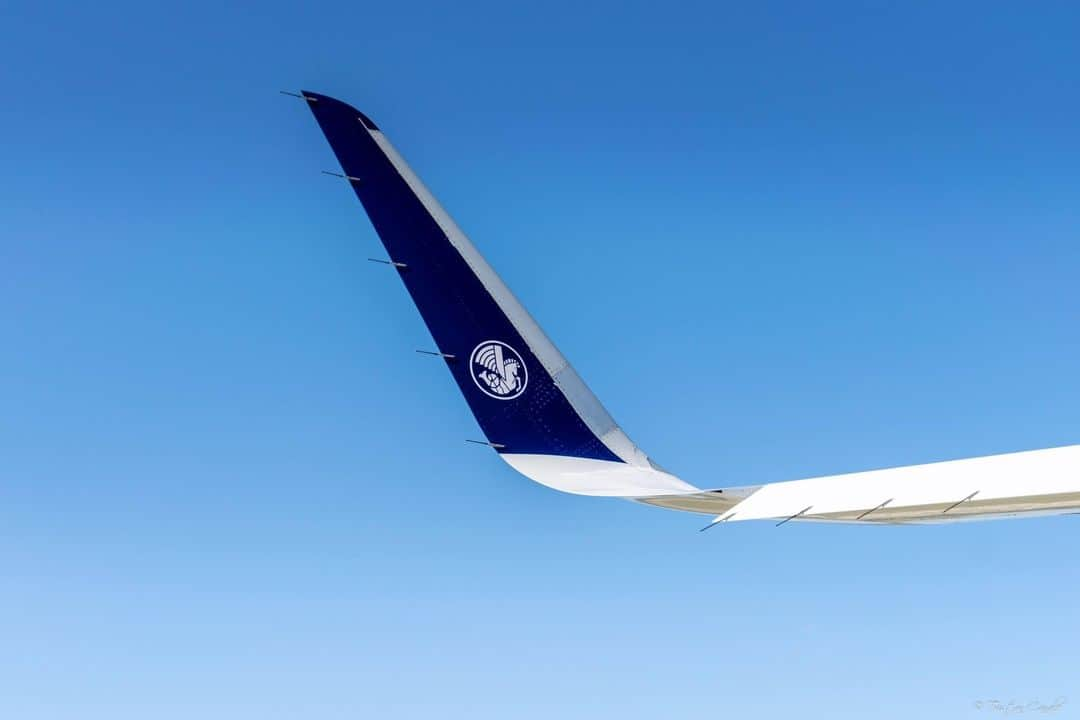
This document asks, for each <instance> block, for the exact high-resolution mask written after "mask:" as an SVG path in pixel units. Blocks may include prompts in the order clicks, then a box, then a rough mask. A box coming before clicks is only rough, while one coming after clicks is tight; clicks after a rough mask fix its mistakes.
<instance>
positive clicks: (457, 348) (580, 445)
mask: <svg viewBox="0 0 1080 720" xmlns="http://www.w3.org/2000/svg"><path fill="white" fill-rule="evenodd" d="M304 95H305V97H307V98H310V99H311V101H309V102H308V106H309V107H310V108H311V111H312V113H314V115H315V119H316V120H317V121H318V122H319V126H320V127H321V128H322V131H323V133H324V134H325V135H326V139H327V140H328V141H329V142H330V147H331V148H333V150H334V153H335V154H336V155H337V158H338V160H339V161H340V163H341V167H342V168H343V170H344V171H345V174H346V175H348V176H351V177H354V178H358V181H353V182H351V183H350V184H351V185H352V187H353V189H354V190H355V191H356V195H357V197H359V198H360V202H361V203H362V204H363V206H364V209H365V210H366V211H367V214H368V217H369V218H370V219H371V223H372V225H374V226H375V231H376V232H377V233H378V234H379V237H380V238H381V239H382V242H383V245H385V246H386V250H387V252H388V253H389V255H390V259H391V260H393V261H395V262H399V263H405V265H406V267H405V268H399V269H398V272H399V274H400V276H401V279H402V281H404V283H405V288H406V289H407V290H408V291H409V294H410V295H411V296H412V298H413V301H414V302H415V303H416V307H417V309H419V310H420V315H421V316H422V317H423V318H424V322H425V323H426V324H427V326H428V329H429V330H430V331H431V334H432V336H433V337H434V339H435V343H436V345H437V346H438V348H439V350H440V352H443V353H447V354H451V355H454V356H455V358H454V359H452V360H447V361H446V362H447V366H448V367H449V368H450V372H451V374H452V375H453V376H454V380H455V381H456V382H457V384H458V388H459V389H460V390H461V393H462V394H463V395H464V396H465V400H466V402H468V404H469V408H470V409H471V410H472V412H473V415H474V416H476V420H477V422H479V424H480V428H481V429H482V430H483V432H484V435H485V436H486V437H487V439H488V440H489V441H490V442H492V443H497V444H500V445H504V446H505V447H504V448H501V449H500V450H499V451H500V452H504V453H536V454H542V455H567V456H573V457H584V458H595V459H598V460H610V461H616V462H618V461H619V458H618V457H616V456H615V455H614V454H613V453H612V452H611V451H610V450H609V449H608V448H607V447H606V446H605V445H604V444H603V443H601V442H600V440H599V439H598V438H597V437H596V436H595V435H594V434H593V433H592V431H590V430H589V428H588V427H586V425H585V423H584V422H583V421H582V419H581V418H580V417H579V416H578V414H577V413H576V412H575V411H574V409H573V407H571V406H570V403H569V402H567V400H566V397H565V396H564V395H563V393H562V391H561V390H559V388H558V387H556V385H555V382H554V381H553V380H552V378H551V376H550V375H548V373H547V372H546V371H545V370H544V368H543V366H541V364H540V362H539V360H537V359H536V357H535V356H534V355H533V354H532V353H531V352H530V351H529V348H528V347H527V346H526V344H525V342H524V340H523V339H522V338H521V335H520V334H519V333H518V331H517V330H516V329H515V328H514V326H513V325H512V324H511V323H510V321H509V319H508V318H507V317H506V315H505V314H504V313H503V312H502V310H501V309H499V307H498V305H497V304H496V303H495V301H494V299H493V298H492V297H491V295H490V294H489V293H488V291H487V290H486V289H485V288H484V286H483V285H482V284H481V282H480V280H479V279H478V278H477V277H476V275H474V274H473V272H472V270H471V269H470V268H469V267H468V265H467V264H466V263H465V260H464V259H463V258H462V257H461V254H460V253H459V252H458V251H457V249H455V248H454V247H453V245H451V244H450V242H449V240H448V239H447V237H446V235H445V234H444V233H443V231H442V230H441V229H440V228H439V226H438V224H437V223H436V222H435V220H434V219H433V218H432V217H431V215H430V214H429V213H428V212H427V210H426V209H425V208H424V206H423V204H422V203H421V202H420V200H419V198H417V197H416V195H415V194H414V193H413V192H412V190H410V189H409V187H408V184H407V183H406V182H405V181H404V180H403V179H402V177H401V176H400V175H399V174H398V172H397V170H395V169H394V166H393V165H392V164H391V163H390V160H389V159H388V158H387V157H386V155H385V154H384V153H383V152H382V150H380V148H379V146H378V145H377V144H376V143H375V141H374V139H372V137H371V134H370V133H369V132H368V130H367V129H365V128H371V129H374V128H375V124H374V123H373V122H371V120H370V119H368V118H367V116H365V115H364V114H362V113H361V112H359V111H358V110H356V109H354V108H352V107H350V106H348V105H346V104H345V103H343V102H341V101H339V100H335V99H333V98H330V97H326V96H325V95H319V94H316V93H310V92H306V91H305V92H304ZM485 340H499V341H501V342H504V343H506V344H507V345H510V346H511V347H512V348H514V349H516V350H517V352H518V353H519V354H520V355H521V359H522V360H523V362H524V363H525V364H526V367H527V369H528V374H529V381H528V385H527V386H526V388H525V391H524V392H523V393H522V394H521V395H520V396H519V397H517V398H515V399H513V400H501V399H497V398H493V397H489V396H488V395H486V394H485V393H483V392H482V391H481V390H480V388H479V387H477V385H476V383H475V382H474V381H473V377H472V375H471V373H470V368H469V356H470V354H471V353H472V351H473V349H474V348H475V347H476V346H477V345H478V344H479V343H481V342H483V341H485Z"/></svg>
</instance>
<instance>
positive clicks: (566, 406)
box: [301, 91, 1080, 524]
mask: <svg viewBox="0 0 1080 720" xmlns="http://www.w3.org/2000/svg"><path fill="white" fill-rule="evenodd" d="M301 97H303V99H304V100H305V101H306V102H307V104H308V107H309V108H310V109H311V111H312V113H313V114H314V116H315V119H316V120H317V121H318V123H319V126H320V128H321V129H322V131H323V133H324V135H325V136H326V139H327V140H328V141H329V143H330V146H331V148H332V149H333V151H334V154H335V155H336V156H337V159H338V161H339V162H340V164H341V167H342V170H343V172H344V178H345V179H346V180H347V181H348V182H349V184H350V185H351V186H352V188H353V190H354V192H355V193H356V196H357V197H358V198H359V200H360V202H361V204H362V205H363V207H364V209H365V211H366V212H367V215H368V217H369V219H370V220H371V223H372V225H373V226H374V227H375V230H376V232H377V233H378V235H379V238H380V239H381V240H382V243H383V245H384V247H385V248H386V251H387V253H388V254H389V260H388V263H389V264H390V265H391V266H392V267H393V268H394V269H395V270H396V271H397V273H398V275H399V276H400V278H401V280H402V282H403V283H404V284H405V287H406V290H408V292H409V294H410V296H411V297H412V299H413V302H414V303H415V304H416V307H417V309H418V310H419V312H420V315H421V316H422V317H423V319H424V322H425V324H426V325H427V327H428V329H429V330H430V332H431V334H432V337H433V338H434V340H435V344H436V346H437V347H438V350H439V352H438V354H439V355H441V357H442V358H443V360H444V361H445V363H446V366H447V368H448V369H449V370H450V373H451V375H452V376H453V378H454V380H455V382H456V383H457V385H458V388H459V389H460V391H461V393H462V395H463V396H464V398H465V401H466V402H467V403H468V405H469V408H470V410H471V411H472V413H473V415H474V417H475V418H476V420H477V423H478V424H479V425H480V428H481V430H482V431H483V432H484V435H485V436H486V437H487V439H488V443H489V444H490V445H491V446H492V447H493V448H494V449H495V450H496V451H497V452H498V454H499V455H500V457H502V458H503V460H505V461H506V462H507V463H508V464H509V465H510V466H511V467H513V468H514V469H515V470H517V471H518V472H520V473H522V474H523V475H525V476H527V477H529V478H531V479H532V480H535V481H536V482H539V483H541V484H543V485H546V486H548V487H551V488H554V489H557V490H561V491H563V492H569V493H574V494H579V495H594V496H606V497H621V498H627V499H631V500H637V501H639V502H643V503H646V504H650V505H656V506H659V507H666V508H670V509H675V510H684V511H688V512H695V513H702V514H707V515H712V516H714V520H713V524H719V523H722V522H732V521H741V520H763V519H773V520H779V521H781V522H785V521H788V520H795V521H806V520H816V521H834V522H859V523H875V524H880V523H925V522H951V521H956V520H964V519H974V518H985V517H1002V516H1013V515H1020V514H1032V513H1053V514H1060V513H1070V512H1078V511H1080V445H1072V446H1068V447H1061V448H1052V449H1048V450H1034V451H1028V452H1021V453H1011V454H1007V455H993V456H987V457H979V458H970V459H966V460H953V461H949V462H941V463H932V464H927V465H913V466H909V467H900V468H892V469H888V470H874V471H870V472H860V473H851V474H846V475H833V476H827V477H819V478H810V479H805V480H794V481H787V482H778V483H772V484H768V485H762V486H759V487H745V488H738V487H736V488H725V489H723V490H700V489H698V488H696V487H694V486H692V485H690V484H688V483H686V482H684V481H682V480H681V479H679V478H678V477H676V476H674V475H672V474H670V473H668V472H666V471H664V470H662V469H661V468H659V467H658V466H657V465H655V464H654V463H653V462H652V461H651V460H650V459H649V457H648V456H647V455H646V454H645V453H644V452H643V451H642V450H641V449H640V448H638V447H637V446H636V445H635V444H634V443H633V442H632V441H631V440H630V438H629V437H628V436H627V435H626V433H625V432H623V430H622V428H621V427H620V426H619V425H618V424H617V423H616V422H615V421H614V419H613V418H612V417H611V415H610V414H609V413H608V412H607V410H606V409H604V406H603V405H602V404H601V403H600V401H599V400H598V399H597V398H596V396H595V395H594V394H593V393H592V392H591V391H590V390H589V388H588V387H587V386H586V385H585V383H584V381H583V380H582V379H581V377H580V376H579V375H578V374H577V372H576V371H575V370H574V368H573V367H572V366H571V365H570V364H569V362H567V360H566V358H565V357H564V356H563V355H562V354H561V353H560V352H559V350H558V349H557V348H556V347H555V345H554V344H553V343H552V342H551V340H550V339H549V338H548V337H547V335H546V334H545V333H544V331H543V330H542V329H541V328H540V326H539V325H538V324H537V323H536V321H535V320H534V319H533V318H532V316H531V315H530V314H529V313H528V311H526V310H525V308H524V307H523V306H522V304H521V303H520V302H519V301H518V300H517V298H516V297H515V296H514V295H513V293H512V292H511V291H510V289H509V288H508V287H507V286H506V284H505V283H504V282H503V281H502V280H501V279H500V278H499V276H498V275H496V273H495V271H494V270H493V269H492V268H491V266H490V265H488V263H487V262H486V261H485V260H484V258H483V256H482V255H481V254H480V252H479V251H478V250H477V249H476V247H475V246H474V245H473V244H472V243H471V242H470V241H469V239H468V238H467V237H466V236H465V234H464V233H463V232H462V231H461V229H460V228H459V227H458V226H457V225H456V224H455V223H454V221H453V220H452V219H451V218H450V216H449V215H448V214H447V213H446V211H445V210H444V209H443V208H442V206H441V205H439V203H438V201H437V200H435V198H434V196H433V195H432V194H431V192H430V191H429V190H428V189H427V188H426V187H425V186H424V184H423V183H422V182H421V181H420V179H419V178H418V177H417V176H416V174H415V173H414V172H413V171H412V169H411V168H410V167H409V166H408V164H407V163H406V162H405V160H404V159H403V158H402V157H401V155H400V154H398V152H397V151H396V150H395V149H394V147H393V146H392V145H391V144H390V142H389V140H387V139H386V136H385V135H384V134H383V133H382V131H381V130H380V129H379V128H378V126H376V125H375V123H374V122H372V121H371V119H370V118H368V117H367V116H366V115H364V114H363V113H361V112H360V111H358V110H356V109H355V108H353V107H350V106H349V105H347V104H345V103H343V102H341V101H340V100H336V99H334V98H331V97H328V96H326V95H320V94H318V93H312V92H307V91H304V92H303V93H302V95H301Z"/></svg>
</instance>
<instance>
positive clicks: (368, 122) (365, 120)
mask: <svg viewBox="0 0 1080 720" xmlns="http://www.w3.org/2000/svg"><path fill="white" fill-rule="evenodd" d="M300 94H301V95H303V97H304V99H305V100H307V101H308V102H309V103H318V102H329V103H337V104H338V105H344V106H345V107H346V108H348V109H349V110H351V111H352V112H354V113H356V115H357V118H358V119H359V120H360V122H361V123H362V124H363V126H364V127H366V128H367V129H368V130H378V129H379V126H378V125H376V124H375V122H374V121H373V120H372V119H371V118H369V117H368V116H367V115H366V114H365V113H362V112H360V111H359V110H357V109H356V108H354V107H353V106H351V105H349V104H348V103H344V102H342V101H340V100H338V99H337V98H332V97H330V96H329V95H323V94H321V93H317V92H312V91H311V90H301V91H300Z"/></svg>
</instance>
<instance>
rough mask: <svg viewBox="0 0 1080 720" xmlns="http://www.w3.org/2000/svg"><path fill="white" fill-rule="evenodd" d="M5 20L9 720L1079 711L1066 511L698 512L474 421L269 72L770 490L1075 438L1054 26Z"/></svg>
mask: <svg viewBox="0 0 1080 720" xmlns="http://www.w3.org/2000/svg"><path fill="white" fill-rule="evenodd" d="M3 15H4V18H3V21H2V22H0V60H2V62H0V87H2V88H3V90H4V98H5V99H4V101H3V102H2V103H0V132H2V135H3V137H4V138H5V142H4V143H3V148H4V150H3V155H4V161H3V162H2V163H0V188H2V192H0V218H2V222H0V226H2V231H0V262H2V263H3V266H4V267H5V269H6V272H5V273H4V274H3V281H2V282H0V337H2V338H3V340H4V352H3V353H0V397H2V398H3V401H4V407H5V408H6V411H5V412H3V413H0V451H2V457H3V462H2V463H0V574H2V578H3V579H2V583H0V640H2V641H0V715H2V716H4V717H13V718H15V717H17V718H20V719H21V720H38V719H44V718H70V717H80V718H90V719H96V718H109V719H110V720H120V719H126V718H139V719H142V718H145V717H148V716H152V717H155V718H161V719H169V718H184V719H185V720H187V719H189V718H192V717H208V718H230V720H234V719H236V718H259V719H260V720H261V719H266V718H296V717H318V718H320V719H324V718H328V719H329V718H333V719H336V718H358V717H398V718H413V717H416V718H419V717H423V718H430V717H433V716H434V717H461V718H477V719H480V718H500V719H501V718H507V717H514V718H550V717H561V718H595V717H620V718H656V717H661V716H669V717H688V716H691V715H694V716H701V715H711V714H716V715H723V716H726V717H791V716H795V715H798V716H807V715H808V716H811V717H814V716H826V715H827V716H828V717H836V718H865V717H880V718H911V717H932V718H938V717H940V718H961V717H985V716H987V715H988V711H987V710H985V709H983V710H977V709H975V708H974V706H973V702H974V701H976V700H980V699H983V700H988V699H999V700H1002V701H1008V700H1010V699H1011V700H1015V701H1017V702H1020V703H1026V702H1028V701H1031V700H1041V701H1043V702H1051V701H1053V700H1054V699H1055V698H1058V697H1065V698H1067V702H1066V704H1065V705H1064V707H1063V708H1062V709H1061V710H1060V711H1059V713H1058V716H1059V717H1072V716H1080V684H1078V682H1080V681H1078V680H1077V675H1076V672H1075V671H1076V668H1077V666H1078V661H1080V657H1078V654H1080V650H1078V649H1077V648H1078V647H1080V642H1078V641H1080V610H1078V609H1077V608H1078V607H1080V602H1078V591H1080V564H1078V563H1077V562H1076V550H1075V548H1076V543H1077V540H1078V538H1080V525H1078V524H1077V520H1076V519H1075V518H1069V517H1064V518H1051V519H1042V520H1034V521H1032V520H1025V521H1012V522H1000V523H983V524H968V525H958V526H948V527H937V528H859V527H843V526H835V527H834V526H817V525H812V524H810V525H799V524H795V523H792V524H789V525H785V526H784V527H782V528H780V529H776V528H774V527H772V525H771V524H768V523H766V524H742V525H739V524H736V525H732V526H728V527H724V528H722V529H717V530H714V531H712V532H710V533H706V534H699V533H697V532H696V530H697V528H698V527H699V526H700V525H701V524H702V522H701V520H700V519H698V518H696V517H694V516H688V515H683V514H678V513H669V512H664V511H661V510H656V509H650V508H644V507H639V506H635V505H632V504H630V503H622V502H617V501H610V502H609V501H600V500H589V499H582V498H574V497H569V496H563V495H559V494H557V493H554V492H551V491H548V490H546V489H544V488H541V487H539V486H535V485H533V484H531V483H529V482H528V481H527V480H525V479H524V478H521V477H519V476H517V475H515V474H514V473H513V472H512V471H511V470H509V469H508V468H507V467H506V466H505V465H503V464H502V463H501V462H499V461H498V459H497V458H496V457H495V456H494V455H493V454H492V453H490V452H489V451H487V450H485V449H483V448H479V447H476V446H470V445H468V444H466V443H465V442H463V440H464V439H465V438H470V437H477V433H478V431H477V429H476V427H475V424H474V422H473V420H472V418H471V416H470V415H469V414H468V411H467V409H466V407H465V404H464V402H462V401H461V399H460V398H459V397H458V396H457V393H456V390H455V388H454V387H453V384H452V382H451V380H450V378H449V376H448V375H447V373H446V372H445V371H444V370H443V369H442V368H441V367H439V365H438V363H436V362H432V361H430V359H424V358H422V357H420V356H417V355H415V354H414V353H413V350H414V349H415V348H424V347H429V346H430V341H429V339H428V336H427V334H426V331H425V329H424V327H423V325H422V323H421V322H420V320H419V318H418V316H417V315H416V313H415V311H414V309H413V308H412V306H411V304H410V302H409V300H408V297H407V295H406V294H405V292H404V290H403V289H402V288H401V287H400V284H399V282H398V280H397V279H396V278H395V277H394V276H393V274H392V273H390V272H387V271H386V270H385V269H384V268H381V267H379V266H375V265H372V264H370V263H367V262H365V260H364V259H365V258H366V257H368V256H371V255H378V254H379V253H380V249H379V245H378V242H377V238H376V236H375V234H374V232H373V231H372V230H371V228H370V226H369V224H368V223H367V220H366V218H365V217H364V215H363V212H362V209H361V208H360V206H359V204H358V203H357V202H356V200H355V198H354V197H353V196H352V195H351V193H349V191H348V189H347V188H346V187H343V186H342V185H340V184H339V183H338V182H335V181H334V180H332V179H329V178H326V177H325V176H321V175H320V174H319V171H320V170H322V169H331V168H333V167H334V161H333V158H332V155H331V153H330V150H329V148H328V147H327V145H326V143H325V141H324V139H323V138H322V136H321V134H320V133H319V131H318V129H317V127H316V125H315V123H314V121H313V119H312V118H311V117H310V114H309V113H308V112H307V110H306V109H305V108H304V106H303V104H302V103H300V102H299V101H294V100H291V99H289V98H286V97H283V96H280V95H278V92H277V91H278V90H279V89H291V90H296V89H300V88H306V89H310V90H315V91H319V92H324V93H328V94H333V95H337V96H340V97H341V98H342V99H344V100H346V101H348V102H350V103H351V104H354V105H356V106H357V107H360V108H361V109H363V110H364V111H365V112H367V113H368V114H369V115H371V116H372V117H373V118H374V119H375V121H376V122H377V123H379V125H380V126H381V127H382V128H383V129H384V130H385V131H386V132H387V134H388V135H389V137H390V138H391V139H392V140H393V141H394V143H395V144H396V145H397V147H398V148H399V149H400V150H401V151H402V153H403V154H404V155H405V156H406V157H407V158H408V159H409V161H410V162H411V164H412V165H413V167H414V168H415V169H416V170H417V171H418V172H419V173H420V174H421V176H423V177H424V178H425V180H426V181H427V183H428V185H429V186H430V187H431V188H432V189H433V191H434V192H435V193H436V194H437V195H438V196H439V197H440V199H441V200H442V202H443V204H444V205H445V206H446V207H447V208H448V209H449V211H450V212H451V213H452V214H453V215H454V216H455V218H456V219H457V221H458V222H459V224H461V225H462V226H463V227H464V229H465V230H466V231H467V232H468V233H469V234H470V236H471V237H472V239H473V241H474V242H475V243H476V244H477V245H478V246H479V247H480V249H481V250H482V251H483V252H484V253H485V254H486V255H487V256H488V258H489V260H490V261H491V262H492V264H493V265H494V266H495V267H496V268H497V269H498V270H499V272H500V273H501V274H502V276H503V277H504V279H506V281H507V282H508V283H509V284H510V285H511V286H512V287H513V288H514V289H515V290H516V292H517V293H518V295H519V296H520V297H521V299H522V300H523V301H524V302H525V304H526V305H527V306H528V307H529V308H530V309H531V310H532V312H533V314H534V315H536V317H537V318H538V319H539V321H540V322H541V324H543V325H544V326H545V328H546V329H547V330H548V332H549V334H550V335H551V336H552V337H553V338H554V340H555V341H556V343H557V344H559V346H560V348H561V349H562V350H563V352H564V353H565V354H566V355H567V356H568V357H569V358H570V359H571V361H573V362H574V363H575V365H576V366H577V367H578V369H579V371H580V372H581V374H582V375H583V376H584V377H585V379H586V380H587V381H588V382H589V384H590V385H591V386H592V388H593V389H594V390H595V391H596V392H597V394H598V395H599V396H600V397H601V398H602V399H603V400H604V401H605V403H606V404H607V406H608V408H609V409H610V410H611V412H612V414H613V415H615V417H616V418H618V420H619V421H620V423H621V424H622V425H623V426H624V427H625V428H626V429H627V431H628V432H629V434H630V435H631V436H632V437H633V438H634V439H635V440H636V441H637V442H638V444H640V445H641V446H643V447H644V448H645V449H647V450H648V451H649V453H650V454H651V455H652V456H653V457H654V458H655V459H657V460H658V461H659V462H660V463H662V464H663V465H665V466H666V467H668V468H670V469H671V470H672V471H674V472H676V473H678V474H680V475H681V476H682V477H684V478H686V479H687V480H688V481H690V482H692V483H695V484H698V485H700V486H706V487H715V486H723V485H746V484H753V483H758V482H766V481H774V480H785V479H792V478H797V477H805V476H812V475H817V474H829V473H837V472H845V471H854V470H863V469H870V468H877V467H886V466H891V465H901V464H909V463H915V462H928V461H934V460H942V459H949V458H956V457H964V456H970V455H979V454H988V453H996V452H1007V451H1013V450H1022V449H1030V448H1039V447H1049V446H1055V445H1065V444H1072V443H1076V442H1078V441H1080V410H1078V408H1080V383H1078V382H1077V379H1076V368H1077V367H1080V342H1078V334H1077V310H1078V302H1077V297H1076V277H1077V266H1078V262H1080V245H1078V243H1077V237H1078V231H1080V216H1078V214H1077V198H1078V191H1080V180H1078V174H1077V162H1076V158H1077V156H1078V151H1080V130H1078V129H1077V128H1080V100H1077V96H1076V87H1077V79H1078V77H1077V70H1076V69H1077V67H1080V51H1078V49H1077V43H1076V33H1077V28H1078V27H1080V9H1077V7H1076V6H1075V4H1074V3H1038V4H1028V5H1025V6H1020V5H1017V4H1016V3H1004V2H980V3H939V2H934V3H923V2H913V3H885V2H858V3H855V2H852V3H825V4H808V3H783V2H763V3H754V4H742V5H740V4H716V3H700V4H667V5H664V6H661V5H660V4H656V3H611V2H606V1H599V2H586V3H582V2H577V3H561V2H553V3H541V4H537V3H532V4H518V3H488V2H484V3H475V2H474V3H418V2H397V3H379V4H369V3H356V2H350V3H340V2H333V3H309V4H304V5H301V4H299V3H298V4H295V5H290V4H285V3H278V2H268V3H258V4H254V3H252V4H248V5H240V4H237V5H233V6H230V7H221V4H220V3H208V2H191V3H184V4H176V5H174V6H165V5H162V4H158V3H145V2H141V3H134V2H106V3H97V4H85V3H63V2H53V3H28V2H19V1H16V2H15V3H14V4H10V3H9V4H8V5H7V7H6V8H5V11H4V13H3ZM991 715H992V714H991Z"/></svg>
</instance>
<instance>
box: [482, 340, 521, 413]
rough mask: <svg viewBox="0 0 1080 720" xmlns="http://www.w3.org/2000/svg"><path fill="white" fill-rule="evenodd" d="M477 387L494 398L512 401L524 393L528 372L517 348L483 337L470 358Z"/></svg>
mask: <svg viewBox="0 0 1080 720" xmlns="http://www.w3.org/2000/svg"><path fill="white" fill-rule="evenodd" d="M469 370H470V372H471V373H472V378H473V381H474V382H475V383H476V386H477V387H478V388H480V389H481V390H483V391H484V392H485V393H486V394H488V395H490V396H491V397H493V398H495V399H496V400H513V399H514V398H516V397H518V396H519V395H521V393H523V392H525V385H526V384H527V383H528V382H529V373H528V371H527V370H526V369H525V362H524V361H523V360H522V359H521V355H519V354H518V352H517V350H514V348H512V347H510V346H509V345H507V344H506V343H504V342H499V341H498V340H485V341H484V342H482V343H480V344H479V345H477V346H476V349H475V350H473V351H472V356H471V357H470V358H469Z"/></svg>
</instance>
